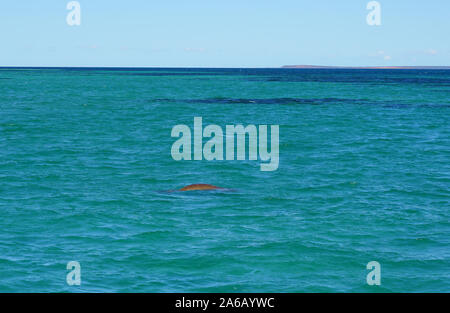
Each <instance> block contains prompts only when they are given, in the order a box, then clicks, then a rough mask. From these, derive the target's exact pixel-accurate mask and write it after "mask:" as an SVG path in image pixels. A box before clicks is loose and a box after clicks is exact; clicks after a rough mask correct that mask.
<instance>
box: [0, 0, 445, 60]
mask: <svg viewBox="0 0 450 313" xmlns="http://www.w3.org/2000/svg"><path fill="white" fill-rule="evenodd" d="M68 2H70V1H69V0H39V1H30V0H14V1H2V2H1V4H0V66H95V67H97V66H98V67H100V66H117V67H279V66H283V65H293V64H297V65H298V64H309V65H339V66H394V65H398V66H400V65H403V66H425V65H427V66H450V18H449V17H450V1H449V0H379V1H378V2H379V3H380V5H381V25H379V26H369V25H368V24H367V21H366V17H367V15H368V14H369V13H370V11H371V10H367V7H366V6H367V3H368V2H369V0H342V1H337V0H314V1H312V0H271V1H268V0H220V1H219V0H159V1H156V0H127V1H122V0H114V1H108V0H78V2H79V3H80V6H81V24H80V25H79V26H69V25H68V24H67V21H66V18H67V15H68V14H69V13H70V10H67V8H66V6H67V3H68Z"/></svg>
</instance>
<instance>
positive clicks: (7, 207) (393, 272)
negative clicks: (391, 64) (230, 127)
mask: <svg viewBox="0 0 450 313" xmlns="http://www.w3.org/2000/svg"><path fill="white" fill-rule="evenodd" d="M0 112H1V113H0V134H1V136H0V212H1V213H0V214H1V218H0V291H1V292H19V291H22V292H80V291H81V292H85V291H90V292H449V291H450V283H449V279H450V248H449V247H450V245H449V243H450V237H449V231H450V213H449V209H450V203H449V202H450V197H449V196H450V195H449V189H450V188H449V187H450V126H449V122H450V118H449V116H450V71H415V70H411V71H409V70H407V71H404V70H403V71H402V70H400V71H394V70H376V71H373V70H372V71H371V70H275V69H273V70H263V69H261V70H244V69H235V70H232V69H229V70H221V69H191V70H187V69H153V70H152V69H146V70H143V69H141V70H136V69H135V70H132V69H116V70H111V69H84V70H82V69H0ZM195 116H201V117H202V118H203V124H204V125H208V124H217V125H219V126H221V127H223V128H225V125H227V124H243V125H249V124H254V125H261V124H268V125H273V124H277V125H279V127H280V164H279V168H278V170H277V171H274V172H262V171H260V167H259V165H260V163H261V162H260V161H248V160H247V161H226V160H224V161H179V162H177V161H174V160H173V159H172V157H171V154H170V151H171V146H172V144H173V143H174V141H175V140H176V139H175V138H172V137H171V136H170V134H171V130H172V127H174V126H175V125H177V124H186V125H188V126H190V127H191V129H192V128H193V119H194V117H195ZM194 183H208V184H214V185H217V186H222V187H225V188H231V189H233V191H232V192H211V191H209V192H208V191H206V192H201V191H193V192H166V191H167V190H171V189H176V188H181V187H183V186H186V185H189V184H194ZM69 261H78V262H79V263H80V264H81V280H82V284H81V286H78V287H77V286H68V285H67V283H66V275H67V273H68V271H67V269H66V265H67V263H68V262H69ZM370 261H378V262H379V263H380V264H381V286H368V285H367V283H366V275H367V274H368V273H369V271H368V270H367V269H366V265H367V263H368V262H370Z"/></svg>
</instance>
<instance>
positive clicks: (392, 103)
mask: <svg viewBox="0 0 450 313" xmlns="http://www.w3.org/2000/svg"><path fill="white" fill-rule="evenodd" d="M147 101H148V102H150V103H188V104H224V105H226V104H249V105H252V104H255V105H266V104H269V105H270V104H273V105H325V104H356V105H375V106H380V107H384V108H396V109H404V108H411V107H426V108H448V107H450V105H447V104H434V103H423V104H412V103H408V102H401V101H397V100H369V99H351V98H350V99H345V98H267V99H259V98H217V97H216V98H208V99H151V100H147Z"/></svg>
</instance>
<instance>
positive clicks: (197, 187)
mask: <svg viewBox="0 0 450 313" xmlns="http://www.w3.org/2000/svg"><path fill="white" fill-rule="evenodd" d="M218 189H224V188H221V187H217V186H213V185H208V184H194V185H189V186H186V187H183V188H181V189H180V191H191V190H218Z"/></svg>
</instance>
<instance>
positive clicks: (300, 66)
mask: <svg viewBox="0 0 450 313" xmlns="http://www.w3.org/2000/svg"><path fill="white" fill-rule="evenodd" d="M281 68H299V69H358V70H367V69H375V70H386V69H387V70H399V69H400V70H450V66H320V65H284V66H282V67H281Z"/></svg>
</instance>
